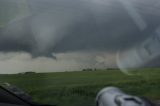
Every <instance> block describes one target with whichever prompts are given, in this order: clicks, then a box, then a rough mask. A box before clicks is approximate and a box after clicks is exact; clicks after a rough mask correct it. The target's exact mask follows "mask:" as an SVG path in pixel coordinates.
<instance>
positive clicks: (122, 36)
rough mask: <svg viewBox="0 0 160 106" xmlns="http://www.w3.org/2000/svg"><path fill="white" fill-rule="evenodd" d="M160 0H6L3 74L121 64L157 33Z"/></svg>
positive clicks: (0, 25) (1, 17) (0, 2)
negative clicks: (122, 54)
mask: <svg viewBox="0 0 160 106" xmlns="http://www.w3.org/2000/svg"><path fill="white" fill-rule="evenodd" d="M159 5H160V2H159V0H0V73H17V72H25V71H37V72H50V71H73V70H81V69H83V68H107V67H117V65H116V55H117V52H118V51H119V50H120V51H127V50H129V49H130V48H132V47H134V46H135V45H139V44H141V42H143V41H144V40H145V39H147V38H148V37H150V36H151V33H152V32H153V31H154V30H155V29H156V28H157V27H158V26H159V23H160V20H159V18H160V14H159V11H160V8H159Z"/></svg>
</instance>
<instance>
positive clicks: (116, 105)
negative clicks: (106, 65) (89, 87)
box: [96, 87, 158, 106]
mask: <svg viewBox="0 0 160 106" xmlns="http://www.w3.org/2000/svg"><path fill="white" fill-rule="evenodd" d="M96 103H97V106H156V105H154V104H153V103H151V102H150V101H149V100H147V99H143V98H139V97H136V96H132V95H128V94H125V93H124V92H122V91H121V90H120V89H118V88H116V87H107V88H104V89H102V90H101V91H100V92H99V93H98V95H97V97H96ZM157 106H158V105H157Z"/></svg>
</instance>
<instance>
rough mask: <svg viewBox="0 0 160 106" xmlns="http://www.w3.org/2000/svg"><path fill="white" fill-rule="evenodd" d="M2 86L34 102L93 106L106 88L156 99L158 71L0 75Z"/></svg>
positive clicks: (159, 84) (159, 92) (159, 87)
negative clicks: (12, 87) (13, 88)
mask: <svg viewBox="0 0 160 106" xmlns="http://www.w3.org/2000/svg"><path fill="white" fill-rule="evenodd" d="M3 82H9V83H11V84H14V85H16V86H18V87H20V88H22V89H23V90H24V91H26V92H28V93H29V94H30V95H31V96H32V97H33V100H34V101H36V102H40V103H47V104H57V105H59V106H82V105H83V106H91V105H92V106H94V105H95V102H94V100H95V97H96V94H97V93H98V91H99V90H101V89H102V88H103V87H107V86H116V87H120V88H121V89H122V90H124V91H125V92H127V93H129V94H134V95H140V96H146V97H149V98H150V99H153V100H158V99H160V69H143V70H141V71H140V74H139V75H136V76H127V75H124V74H123V73H121V72H120V71H119V70H97V71H93V72H62V73H39V74H26V75H25V74H17V75H16V74H15V75H0V83H3Z"/></svg>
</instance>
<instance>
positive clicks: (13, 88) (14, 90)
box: [1, 83, 32, 101]
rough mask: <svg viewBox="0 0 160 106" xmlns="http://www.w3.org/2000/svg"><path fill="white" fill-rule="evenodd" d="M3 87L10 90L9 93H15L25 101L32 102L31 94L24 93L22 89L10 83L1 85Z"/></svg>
mask: <svg viewBox="0 0 160 106" xmlns="http://www.w3.org/2000/svg"><path fill="white" fill-rule="evenodd" d="M1 86H2V87H3V88H5V89H6V90H8V91H9V92H11V93H13V94H14V95H16V96H18V97H20V98H22V99H24V100H27V101H32V97H31V96H30V95H29V94H27V93H26V92H24V91H23V90H21V89H20V88H18V87H16V86H14V85H11V84H9V83H3V84H1Z"/></svg>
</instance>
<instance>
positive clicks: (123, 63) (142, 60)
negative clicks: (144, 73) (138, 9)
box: [117, 27, 160, 75]
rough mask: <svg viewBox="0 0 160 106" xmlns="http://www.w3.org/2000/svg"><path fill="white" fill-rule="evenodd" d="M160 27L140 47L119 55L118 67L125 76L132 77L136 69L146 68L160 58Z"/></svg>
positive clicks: (137, 46)
mask: <svg viewBox="0 0 160 106" xmlns="http://www.w3.org/2000/svg"><path fill="white" fill-rule="evenodd" d="M159 47H160V27H158V28H157V29H156V30H155V31H154V32H153V33H152V35H151V36H150V37H149V38H147V39H146V40H145V41H144V42H142V43H141V44H140V45H136V46H135V47H134V48H132V49H129V50H127V51H125V52H121V51H120V52H118V53H117V65H118V67H119V68H120V69H121V71H122V72H124V73H125V74H128V75H131V74H133V73H132V71H133V70H134V69H136V68H141V67H144V66H145V65H146V64H147V63H149V62H151V61H153V60H154V59H156V58H158V57H159V56H160V49H159Z"/></svg>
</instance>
